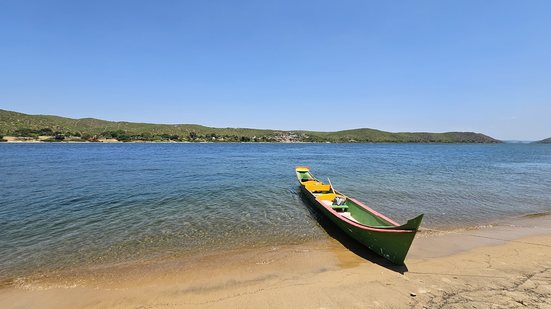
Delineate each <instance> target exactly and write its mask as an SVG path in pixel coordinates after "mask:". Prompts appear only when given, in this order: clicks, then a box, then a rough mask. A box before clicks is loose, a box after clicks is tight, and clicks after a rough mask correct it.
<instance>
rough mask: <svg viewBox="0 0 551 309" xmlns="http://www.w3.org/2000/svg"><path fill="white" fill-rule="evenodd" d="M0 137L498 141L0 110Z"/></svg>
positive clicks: (480, 136) (446, 135)
mask: <svg viewBox="0 0 551 309" xmlns="http://www.w3.org/2000/svg"><path fill="white" fill-rule="evenodd" d="M0 135H3V136H16V137H21V138H29V139H40V140H44V141H63V140H73V141H78V140H85V141H101V140H104V139H110V140H118V141H122V142H132V141H189V142H345V143H349V142H356V143H368V142H372V143H382V142H389V143H499V142H500V141H498V140H496V139H493V138H491V137H489V136H486V135H483V134H479V133H473V132H448V133H391V132H384V131H379V130H373V129H355V130H345V131H337V132H315V131H281V130H260V129H245V128H210V127H205V126H201V125H194V124H174V125H172V124H151V123H134V122H114V121H105V120H99V119H94V118H83V119H71V118H65V117H59V116H49V115H27V114H22V113H17V112H11V111H6V110H0Z"/></svg>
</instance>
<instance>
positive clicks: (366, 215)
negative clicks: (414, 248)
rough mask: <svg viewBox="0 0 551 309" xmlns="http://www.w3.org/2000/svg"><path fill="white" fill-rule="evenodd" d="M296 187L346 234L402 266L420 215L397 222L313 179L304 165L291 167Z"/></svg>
mask: <svg viewBox="0 0 551 309" xmlns="http://www.w3.org/2000/svg"><path fill="white" fill-rule="evenodd" d="M295 171H296V175H297V178H298V181H299V182H300V188H301V190H302V191H303V192H304V194H305V195H306V196H307V197H308V199H309V200H310V201H311V202H312V203H313V204H314V206H316V208H317V209H319V210H320V211H321V212H322V213H323V214H324V215H325V216H327V217H328V218H329V219H330V220H331V221H333V222H334V223H335V224H336V225H337V226H338V227H339V228H340V229H342V230H343V231H344V232H345V233H346V234H348V235H349V236H351V237H352V238H354V239H355V240H357V241H358V242H360V243H361V244H363V245H364V246H366V247H367V248H369V249H370V250H371V251H373V252H375V253H377V254H378V255H380V256H382V257H384V258H386V259H387V260H389V261H390V262H392V263H393V264H396V265H403V264H404V259H405V258H406V255H407V253H408V250H409V247H410V246H411V243H412V242H413V238H414V237H415V234H416V233H417V230H418V228H419V225H420V224H421V220H422V219H423V215H422V214H421V215H419V216H417V217H416V218H414V219H411V220H409V221H408V222H407V223H406V224H403V225H399V224H398V223H396V222H394V221H393V220H391V219H389V218H387V217H385V216H384V215H382V214H380V213H378V212H376V211H375V210H373V209H371V208H369V207H367V206H366V205H364V204H362V203H361V202H359V201H357V200H355V199H353V198H351V197H349V196H346V195H344V194H342V193H340V192H338V191H335V189H334V188H333V185H332V184H331V181H330V180H329V179H328V181H329V183H328V184H325V183H323V182H321V181H319V180H318V179H316V178H315V177H314V176H313V175H312V173H311V172H310V169H309V168H308V167H305V166H298V167H296V168H295Z"/></svg>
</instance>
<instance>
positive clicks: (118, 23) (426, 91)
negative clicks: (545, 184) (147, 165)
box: [0, 0, 551, 140]
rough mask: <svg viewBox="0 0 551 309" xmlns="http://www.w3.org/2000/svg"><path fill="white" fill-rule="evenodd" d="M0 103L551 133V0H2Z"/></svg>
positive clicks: (60, 111) (282, 125)
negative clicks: (376, 0)
mask: <svg viewBox="0 0 551 309" xmlns="http://www.w3.org/2000/svg"><path fill="white" fill-rule="evenodd" d="M299 2H300V3H299ZM0 108H2V109H8V110H15V111H19V112H24V113H30V114H56V115H62V116H68V117H78V118H80V117H95V118H102V119H107V120H127V121H141V122H155V123H197V124H203V125H208V126H215V127H255V128H274V129H309V130H324V131H333V130H341V129H349V128H360V127H370V128H376V129H382V130H387V131H432V132H444V131H476V132H482V133H485V134H489V135H491V136H493V137H496V138H500V139H523V140H535V139H541V138H544V137H549V136H551V1H532V0H530V1H460V0H456V1H441V0H438V1H378V2H375V1H373V2H371V1H320V0H316V1H264V0H263V1H225V0H221V1H45V0H42V1H25V0H11V1H10V0H4V1H1V2H0Z"/></svg>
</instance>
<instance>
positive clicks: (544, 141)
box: [536, 137, 551, 144]
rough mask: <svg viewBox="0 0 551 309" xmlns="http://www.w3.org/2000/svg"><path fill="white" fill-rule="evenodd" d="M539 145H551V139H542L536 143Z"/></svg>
mask: <svg viewBox="0 0 551 309" xmlns="http://www.w3.org/2000/svg"><path fill="white" fill-rule="evenodd" d="M536 143H538V144H551V137H548V138H546V139H542V140H541V141H538V142H536Z"/></svg>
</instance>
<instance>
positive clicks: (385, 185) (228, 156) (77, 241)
mask: <svg viewBox="0 0 551 309" xmlns="http://www.w3.org/2000/svg"><path fill="white" fill-rule="evenodd" d="M296 165H308V166H310V167H311V168H312V171H313V173H314V174H315V175H316V176H317V177H318V178H320V179H326V177H330V178H331V181H332V182H333V184H334V185H335V187H336V188H337V189H338V190H340V191H342V192H344V193H346V194H348V195H350V196H353V197H356V198H358V199H359V200H361V201H364V202H366V203H367V204H368V205H370V206H371V207H373V208H374V209H376V210H378V211H380V212H382V213H384V214H386V215H388V216H389V217H391V218H394V219H396V220H397V221H401V222H405V220H406V219H408V218H410V217H413V216H415V215H417V214H419V213H424V214H425V221H424V223H423V226H425V227H431V228H440V229H441V228H457V227H462V226H475V225H480V224H486V223H488V222H491V221H493V220H496V219H499V218H504V217H510V216H515V215H521V214H528V213H542V212H549V211H551V146H549V145H536V144H529V145H525V144H503V145H455V144H454V145H441V144H438V145H426V144H0V186H1V188H2V194H1V195H0V230H1V233H0V279H2V278H3V279H6V278H12V277H13V276H20V275H22V274H25V273H28V272H30V271H32V272H37V271H38V272H40V271H49V270H58V269H65V268H68V267H74V266H81V265H88V264H102V263H112V262H124V261H132V260H137V259H144V258H145V259H147V258H154V257H164V256H170V255H182V254H195V253H197V252H206V251H210V250H223V249H235V248H239V247H255V246H265V245H269V244H289V243H302V242H306V241H309V240H313V239H319V238H324V237H327V234H326V232H325V231H324V229H323V228H321V227H320V225H319V224H318V221H317V220H318V219H319V218H317V216H318V214H317V213H316V212H313V211H312V210H311V208H309V206H308V204H307V203H305V201H304V200H303V199H302V198H301V196H300V194H299V190H298V184H297V181H296V178H295V175H294V167H295V166H296Z"/></svg>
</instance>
